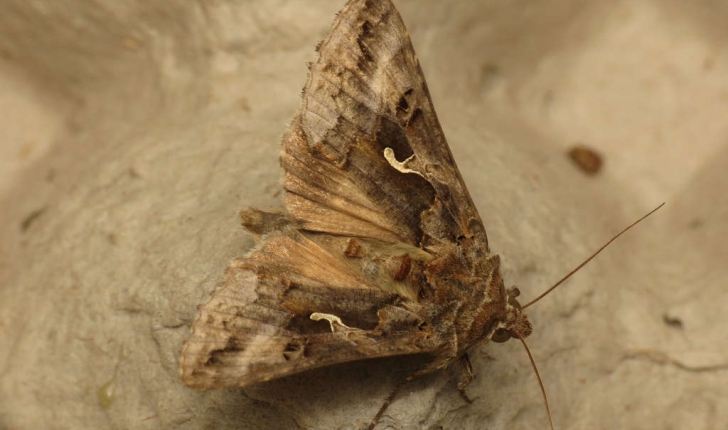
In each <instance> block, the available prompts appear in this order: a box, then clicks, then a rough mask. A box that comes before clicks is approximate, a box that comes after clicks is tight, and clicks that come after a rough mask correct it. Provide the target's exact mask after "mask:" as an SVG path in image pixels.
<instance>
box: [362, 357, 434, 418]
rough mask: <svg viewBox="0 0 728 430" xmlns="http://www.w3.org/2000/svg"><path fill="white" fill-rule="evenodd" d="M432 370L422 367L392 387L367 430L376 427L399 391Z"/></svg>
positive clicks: (428, 367)
mask: <svg viewBox="0 0 728 430" xmlns="http://www.w3.org/2000/svg"><path fill="white" fill-rule="evenodd" d="M431 371H432V369H431V368H430V366H427V367H424V368H422V369H419V370H417V371H415V372H413V373H412V374H410V375H409V376H408V377H406V378H405V379H404V380H402V382H400V383H399V384H398V385H397V386H396V387H394V390H392V392H391V393H389V395H388V396H387V397H386V398H385V399H384V404H382V407H381V408H379V412H377V415H375V416H374V419H373V420H372V422H371V423H370V424H369V427H367V430H374V426H376V425H377V423H378V422H379V419H380V418H382V415H384V411H386V410H387V408H388V407H389V405H390V404H392V401H394V398H395V397H396V396H397V394H399V392H400V391H402V388H404V386H405V385H407V384H408V383H410V382H411V381H413V380H415V379H417V378H419V377H420V376H422V375H425V374H427V373H430V372H431Z"/></svg>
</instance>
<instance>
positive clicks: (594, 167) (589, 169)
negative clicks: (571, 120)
mask: <svg viewBox="0 0 728 430" xmlns="http://www.w3.org/2000/svg"><path fill="white" fill-rule="evenodd" d="M569 158H571V160H572V161H573V162H574V164H576V166H577V167H578V168H579V169H580V170H581V171H582V172H584V173H586V174H587V175H596V174H597V173H599V171H600V170H602V164H603V163H604V161H603V160H602V156H601V155H599V153H598V152H596V151H595V150H593V149H591V148H589V147H588V146H585V145H581V144H579V145H575V146H574V147H572V148H571V149H570V150H569Z"/></svg>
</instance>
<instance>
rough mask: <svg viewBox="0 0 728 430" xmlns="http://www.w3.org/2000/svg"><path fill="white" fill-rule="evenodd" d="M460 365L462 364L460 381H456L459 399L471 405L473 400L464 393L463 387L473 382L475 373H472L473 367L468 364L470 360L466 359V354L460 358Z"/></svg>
mask: <svg viewBox="0 0 728 430" xmlns="http://www.w3.org/2000/svg"><path fill="white" fill-rule="evenodd" d="M460 364H462V366H463V367H462V369H461V371H460V381H458V392H459V393H460V397H462V398H463V400H465V401H466V402H467V403H473V400H472V399H471V398H470V397H468V395H467V394H466V393H465V387H467V386H468V385H470V383H471V382H473V380H475V373H473V365H472V364H470V358H469V357H468V354H467V353H465V354H463V355H462V356H461V357H460Z"/></svg>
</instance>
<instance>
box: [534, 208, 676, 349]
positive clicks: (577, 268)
mask: <svg viewBox="0 0 728 430" xmlns="http://www.w3.org/2000/svg"><path fill="white" fill-rule="evenodd" d="M663 206H665V203H662V204H661V205H660V206H658V207H656V208H654V209H652V210H651V211H649V212H648V213H647V214H646V215H643V216H642V218H640V219H638V220H637V221H635V222H633V223H632V224H630V225H628V226H627V227H626V228H625V229H624V230H622V231H620V232H619V233H617V234H616V235H615V236H614V237H612V238H611V239H609V240H608V241H607V243H605V244H604V245H602V246H601V248H599V249H597V251H596V252H595V253H593V254H592V255H590V256H589V258H587V259H586V260H584V261H583V262H582V263H581V264H579V265H578V266H576V268H574V270H572V271H571V272H569V273H567V274H566V276H564V277H563V278H561V279H560V280H559V281H558V282H557V283H555V284H554V285H553V286H552V287H551V288H549V289H548V290H546V291H544V292H543V293H542V294H541V295H540V296H538V297H536V298H535V299H533V300H531V301H530V302H528V303H526V304H525V305H523V306H522V307H521V309H526V308H527V307H529V306H531V305H532V304H534V303H536V302H537V301H539V300H541V299H542V298H544V297H545V296H546V295H547V294H548V293H550V292H551V291H553V290H555V289H556V287H558V286H559V285H561V284H562V283H563V282H564V281H566V280H567V279H569V278H570V277H571V275H573V274H574V273H576V272H577V271H578V270H579V269H581V268H582V267H584V266H585V265H586V263H588V262H590V261H592V259H593V258H594V257H596V256H597V255H598V254H599V253H600V252H602V251H603V250H604V248H606V247H607V246H609V244H610V243H612V242H614V241H615V240H616V239H617V238H618V237H619V236H621V235H623V234H624V233H625V232H627V230H629V229H630V228H632V227H634V226H635V225H637V224H639V223H640V222H641V221H642V220H644V219H645V218H647V217H648V216H650V215H652V214H653V213H655V212H656V211H657V210H658V209H660V208H661V207H663ZM527 349H528V348H527Z"/></svg>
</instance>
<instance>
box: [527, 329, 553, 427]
mask: <svg viewBox="0 0 728 430" xmlns="http://www.w3.org/2000/svg"><path fill="white" fill-rule="evenodd" d="M518 340H520V341H521V343H522V344H523V347H524V348H526V354H528V359H529V360H531V366H533V371H534V372H536V379H538V385H539V386H540V387H541V394H542V395H543V404H544V405H545V406H546V415H548V417H549V427H551V430H554V422H553V420H551V408H549V399H548V398H547V397H546V389H545V388H544V387H543V381H541V375H540V374H539V373H538V367H536V362H535V361H534V360H533V356H532V355H531V350H530V349H528V345H526V341H525V340H524V339H523V338H522V337H520V336H518Z"/></svg>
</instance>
